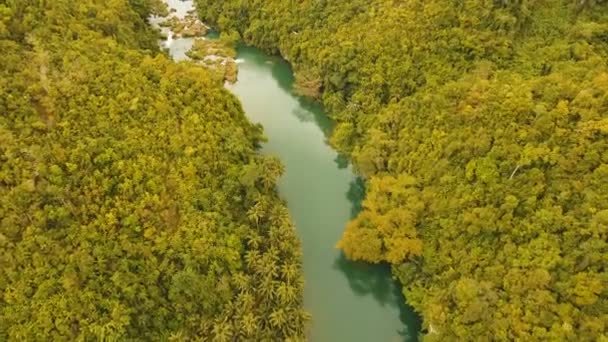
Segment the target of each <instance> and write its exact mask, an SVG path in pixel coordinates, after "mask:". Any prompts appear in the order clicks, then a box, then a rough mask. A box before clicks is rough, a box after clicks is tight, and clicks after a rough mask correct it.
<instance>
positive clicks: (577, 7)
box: [197, 0, 608, 341]
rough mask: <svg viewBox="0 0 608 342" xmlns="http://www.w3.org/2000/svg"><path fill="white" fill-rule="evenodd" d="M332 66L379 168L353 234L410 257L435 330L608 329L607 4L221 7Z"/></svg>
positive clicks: (327, 99) (416, 289) (295, 54)
mask: <svg viewBox="0 0 608 342" xmlns="http://www.w3.org/2000/svg"><path fill="white" fill-rule="evenodd" d="M197 3H198V4H199V9H200V11H201V14H202V17H203V18H204V19H205V20H207V21H209V22H210V23H214V24H215V25H216V26H218V27H219V28H220V29H221V30H224V31H235V32H239V34H241V36H242V37H243V39H244V40H245V41H246V42H248V43H250V44H253V45H256V46H259V47H262V48H264V49H266V50H267V51H269V52H274V53H281V54H282V55H283V56H284V57H285V58H287V59H288V60H289V61H290V62H291V63H292V64H294V68H295V70H296V71H297V72H298V74H303V75H310V77H311V78H316V77H319V78H320V80H321V86H320V90H321V91H322V92H323V94H322V96H321V98H322V101H323V103H324V105H325V106H326V108H327V109H328V110H329V111H330V113H331V115H332V116H333V117H334V118H335V120H336V121H337V127H336V129H335V131H334V132H333V135H332V139H331V141H332V143H333V144H334V145H335V146H336V147H337V148H338V149H339V150H340V151H341V152H343V153H345V154H346V155H348V156H350V157H351V159H352V160H353V162H354V165H355V167H356V168H357V169H358V170H359V172H360V173H361V174H362V175H363V176H365V177H366V178H367V180H368V185H369V191H368V194H367V199H366V200H365V202H364V204H363V211H362V212H361V213H360V214H359V216H358V217H357V218H355V219H354V220H353V221H352V222H351V223H350V224H349V225H348V226H347V227H346V231H345V233H344V236H343V238H342V240H341V241H340V242H339V243H338V246H339V247H340V248H341V249H342V250H343V251H344V252H345V254H346V255H347V256H348V257H350V258H353V259H359V260H367V261H370V262H390V263H392V264H393V265H394V266H393V270H394V274H395V275H396V276H397V277H398V278H399V279H400V281H401V282H402V284H403V286H404V292H405V294H406V297H407V299H408V302H409V303H410V304H412V305H413V306H414V307H415V309H416V310H417V311H418V312H420V313H421V315H422V317H423V319H424V322H425V324H424V325H425V327H426V328H427V330H426V335H425V338H426V339H428V340H432V341H468V340H475V341H477V340H482V341H485V340H522V341H536V340H542V341H545V340H551V341H557V340H572V341H597V340H606V339H607V338H608V323H607V322H608V286H606V284H608V271H607V270H608V268H607V267H608V244H607V240H608V221H606V219H607V217H608V216H607V212H608V211H607V210H608V126H607V124H608V68H607V67H606V60H607V58H608V43H607V41H606V37H607V35H608V24H606V23H607V22H608V7H607V6H606V4H605V3H604V2H601V1H561V0H560V1H558V0H550V1H483V0H471V1H440V0H431V1H429V0H424V1H422V0H413V1H400V0H378V1H363V0H353V1H316V0H302V1H256V0H254V1H213V0H197Z"/></svg>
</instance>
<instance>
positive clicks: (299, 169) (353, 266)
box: [166, 0, 420, 342]
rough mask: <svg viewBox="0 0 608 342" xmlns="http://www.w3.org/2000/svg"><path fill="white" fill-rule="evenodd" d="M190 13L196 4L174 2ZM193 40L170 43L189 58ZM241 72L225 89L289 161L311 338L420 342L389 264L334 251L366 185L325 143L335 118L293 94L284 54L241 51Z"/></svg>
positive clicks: (320, 341) (287, 187)
mask: <svg viewBox="0 0 608 342" xmlns="http://www.w3.org/2000/svg"><path fill="white" fill-rule="evenodd" d="M167 2H168V3H169V5H170V6H172V7H173V8H176V9H177V10H178V12H177V14H178V15H179V14H182V15H183V14H184V13H185V12H186V11H188V10H190V9H191V8H192V1H181V0H179V1H178V0H168V1H167ZM191 44H192V43H191V40H190V39H185V40H182V39H175V40H173V41H171V42H169V44H166V45H167V47H168V48H169V51H170V53H171V55H172V56H173V58H174V59H176V60H182V59H185V55H184V53H185V51H186V50H187V49H188V48H189V47H190V46H191ZM237 52H238V56H237V58H238V61H239V65H238V66H239V74H238V81H237V82H236V84H234V85H230V86H227V87H228V89H229V90H230V91H232V92H233V93H234V94H235V95H236V96H237V97H238V98H239V99H240V101H241V103H242V105H243V108H244V110H245V113H246V115H247V116H248V117H249V119H250V120H251V121H252V122H255V123H261V124H262V125H263V126H264V132H265V135H266V137H267V138H268V143H266V144H264V147H263V151H262V152H263V153H267V154H273V155H277V156H279V157H280V158H281V160H282V161H283V163H284V164H285V166H286V173H285V175H284V176H283V177H282V179H281V180H280V182H279V193H280V195H281V196H282V198H284V199H285V200H286V201H287V205H288V207H289V211H290V213H291V216H292V218H293V220H294V222H295V225H296V227H297V230H298V232H299V235H300V238H301V240H302V244H303V248H304V278H305V284H306V285H305V290H304V304H305V307H306V309H307V310H308V311H309V312H310V313H311V314H312V316H313V322H312V324H311V328H310V333H309V340H310V341H312V342H400V341H416V340H417V338H416V337H417V333H418V331H419V329H420V323H419V321H418V318H417V316H416V315H415V314H414V313H413V311H412V310H411V309H410V308H409V307H407V306H406V305H405V304H404V299H403V296H402V295H401V293H400V290H399V287H398V286H397V284H396V283H395V282H394V281H393V280H392V278H391V276H390V271H389V269H388V267H385V266H378V265H368V264H362V263H353V262H350V261H348V260H346V259H344V258H343V257H342V255H341V254H340V252H339V251H338V250H336V249H335V244H336V242H337V241H338V239H339V238H340V236H341V234H342V231H343V230H344V227H345V225H346V223H347V222H348V221H349V220H350V219H351V218H352V217H353V216H354V215H356V213H357V211H358V210H359V206H360V203H361V199H362V197H363V195H364V186H363V183H362V182H361V180H360V179H359V178H358V177H357V176H356V175H355V174H354V173H353V171H352V168H351V167H350V166H349V164H348V162H347V161H346V160H344V159H343V158H340V157H339V156H338V154H337V153H336V152H335V151H334V150H333V149H332V148H331V147H330V146H329V145H328V144H327V136H328V134H329V133H330V131H331V125H332V123H331V120H330V119H329V118H328V117H327V116H326V114H325V113H324V112H323V109H322V108H321V106H319V105H318V104H316V103H313V102H311V101H309V100H306V99H303V98H299V97H297V96H294V95H293V94H292V91H291V88H292V84H293V73H292V71H291V68H290V67H289V65H288V64H287V63H286V62H285V61H283V60H282V59H280V58H277V57H270V56H268V55H266V54H264V53H263V52H261V51H260V50H258V49H255V48H251V47H240V48H239V49H238V51H237Z"/></svg>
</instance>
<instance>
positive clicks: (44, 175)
mask: <svg viewBox="0 0 608 342" xmlns="http://www.w3.org/2000/svg"><path fill="white" fill-rule="evenodd" d="M152 8H153V7H152V3H150V2H148V1H146V0H129V1H127V0H112V1H106V0H82V1H72V0H53V1H39V0H0V51H2V52H1V53H0V341H67V340H79V341H136V340H141V341H167V340H173V341H190V340H201V339H202V340H213V341H235V340H241V341H246V340H255V341H276V340H287V341H289V340H291V341H296V340H302V339H303V335H304V333H303V330H304V323H305V321H306V320H307V319H308V317H307V316H308V315H307V314H306V313H305V312H303V311H302V309H301V302H302V299H301V296H302V275H301V264H300V254H301V251H300V245H299V242H298V240H297V237H296V235H295V232H294V229H293V226H292V224H291V222H290V218H289V216H288V213H287V209H286V208H285V206H284V204H283V203H282V202H281V201H280V200H279V199H278V197H277V195H276V193H275V189H274V188H275V181H276V179H277V177H278V176H279V175H280V174H281V172H282V171H283V167H282V165H281V164H280V162H279V161H278V160H277V159H276V158H272V157H262V156H261V155H259V154H257V153H256V150H257V148H258V145H259V142H260V141H261V140H262V139H263V136H262V134H261V129H260V127H258V126H254V125H252V124H250V123H249V122H248V121H247V120H246V118H245V116H244V115H243V112H242V109H241V107H240V105H239V103H238V102H237V100H236V98H235V97H234V96H232V95H231V94H229V93H228V92H227V91H226V90H225V89H223V87H222V83H221V82H219V81H218V80H217V79H216V78H214V77H212V76H211V75H210V74H209V72H208V71H206V70H205V69H204V68H202V67H198V66H195V65H194V64H190V63H181V64H175V63H173V62H172V61H171V60H169V59H168V58H167V57H166V56H164V55H163V54H159V52H158V48H157V39H156V38H157V34H156V33H155V32H153V31H152V30H151V29H150V27H149V25H147V23H146V18H147V17H148V16H149V14H150V11H151V9H152Z"/></svg>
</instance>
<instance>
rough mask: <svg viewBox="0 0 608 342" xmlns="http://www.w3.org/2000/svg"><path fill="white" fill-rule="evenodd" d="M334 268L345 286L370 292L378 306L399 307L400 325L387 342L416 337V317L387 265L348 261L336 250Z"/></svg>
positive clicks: (357, 291)
mask: <svg viewBox="0 0 608 342" xmlns="http://www.w3.org/2000/svg"><path fill="white" fill-rule="evenodd" d="M334 268H336V269H338V270H340V271H341V272H342V273H344V275H345V276H346V279H347V280H348V284H349V287H350V288H351V290H352V291H353V293H355V295H357V296H359V297H364V296H372V297H373V298H374V300H375V301H376V302H378V304H379V305H380V306H382V307H390V308H396V309H398V310H399V320H400V321H401V323H402V325H401V326H399V327H398V329H397V330H396V331H395V334H396V335H395V337H396V339H395V340H391V342H393V341H395V342H396V341H403V342H413V341H418V332H419V331H420V327H421V323H420V318H419V317H418V315H417V314H416V313H415V312H414V311H413V309H412V308H411V307H410V306H408V305H407V304H406V302H405V297H404V296H403V294H402V292H401V286H399V284H398V283H397V282H396V281H395V280H394V279H393V278H392V276H391V272H390V266H389V265H387V264H380V265H373V264H368V263H363V262H355V261H350V260H348V259H346V258H345V257H344V255H343V254H342V253H340V255H339V256H338V257H337V258H336V260H335V261H334Z"/></svg>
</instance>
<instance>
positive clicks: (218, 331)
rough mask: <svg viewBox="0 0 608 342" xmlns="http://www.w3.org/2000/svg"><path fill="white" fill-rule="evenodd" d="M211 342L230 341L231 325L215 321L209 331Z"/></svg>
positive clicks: (224, 321)
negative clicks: (212, 341)
mask: <svg viewBox="0 0 608 342" xmlns="http://www.w3.org/2000/svg"><path fill="white" fill-rule="evenodd" d="M211 333H212V334H213V340H214V341H217V342H228V341H230V340H231V339H232V325H231V324H230V323H229V322H227V321H226V320H223V321H216V322H215V323H214V324H213V328H212V329H211Z"/></svg>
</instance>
